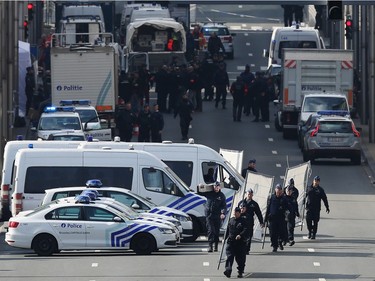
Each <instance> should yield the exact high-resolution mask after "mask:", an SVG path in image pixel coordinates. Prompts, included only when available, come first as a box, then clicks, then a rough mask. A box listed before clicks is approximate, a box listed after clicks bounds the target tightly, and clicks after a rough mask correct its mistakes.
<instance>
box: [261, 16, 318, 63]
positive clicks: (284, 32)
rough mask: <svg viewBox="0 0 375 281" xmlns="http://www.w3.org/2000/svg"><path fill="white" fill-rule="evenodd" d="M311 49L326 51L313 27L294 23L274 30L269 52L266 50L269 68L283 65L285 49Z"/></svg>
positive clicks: (264, 52) (264, 53) (265, 55)
mask: <svg viewBox="0 0 375 281" xmlns="http://www.w3.org/2000/svg"><path fill="white" fill-rule="evenodd" d="M286 48H304V49H305V48H310V49H325V45H324V42H323V39H322V38H321V37H320V35H319V31H318V30H317V29H314V28H312V27H307V26H304V25H302V24H296V23H295V22H293V25H292V26H289V27H277V28H275V29H274V30H273V32H272V36H271V42H270V47H269V50H264V51H263V55H264V57H266V58H268V67H270V66H271V65H272V64H282V61H281V60H282V55H283V49H286Z"/></svg>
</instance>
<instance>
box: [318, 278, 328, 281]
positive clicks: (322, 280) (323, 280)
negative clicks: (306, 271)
mask: <svg viewBox="0 0 375 281" xmlns="http://www.w3.org/2000/svg"><path fill="white" fill-rule="evenodd" d="M318 280H319V281H326V279H325V278H319V279H318Z"/></svg>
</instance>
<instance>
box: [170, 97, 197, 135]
mask: <svg viewBox="0 0 375 281" xmlns="http://www.w3.org/2000/svg"><path fill="white" fill-rule="evenodd" d="M192 112H193V105H192V103H191V102H190V101H189V98H188V97H187V95H184V96H183V97H182V100H181V102H180V104H179V106H178V107H177V108H176V110H175V112H174V118H176V117H177V115H179V116H180V128H181V135H182V140H187V139H188V134H189V126H190V122H191V121H192V120H193V117H192V116H191V114H192Z"/></svg>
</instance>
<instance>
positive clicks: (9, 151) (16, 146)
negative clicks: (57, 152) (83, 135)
mask: <svg viewBox="0 0 375 281" xmlns="http://www.w3.org/2000/svg"><path fill="white" fill-rule="evenodd" d="M79 143H80V141H58V140H56V141H42V140H14V141H8V142H7V143H6V145H5V147H4V155H3V170H2V173H1V175H2V176H1V194H0V195H1V219H2V220H4V221H6V220H8V219H9V218H10V217H11V214H10V199H11V198H12V194H13V191H14V181H13V178H14V160H15V158H16V153H17V151H18V150H20V149H22V148H76V147H78V145H79Z"/></svg>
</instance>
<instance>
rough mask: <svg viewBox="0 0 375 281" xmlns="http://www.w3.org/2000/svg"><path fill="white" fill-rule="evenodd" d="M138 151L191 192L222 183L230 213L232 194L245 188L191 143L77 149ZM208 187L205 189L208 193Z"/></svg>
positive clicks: (220, 161)
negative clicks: (153, 158) (170, 172)
mask: <svg viewBox="0 0 375 281" xmlns="http://www.w3.org/2000/svg"><path fill="white" fill-rule="evenodd" d="M105 147H110V148H112V149H131V148H132V149H137V150H143V151H147V152H149V153H152V154H154V155H155V156H157V157H158V158H160V159H161V160H162V161H163V162H164V163H165V164H167V165H168V166H169V168H171V169H172V170H173V171H174V172H175V173H176V174H177V175H178V176H179V178H181V179H182V180H183V181H184V182H185V184H186V185H187V186H189V187H190V189H191V190H193V191H197V192H202V191H203V190H199V186H202V185H203V186H204V191H210V190H212V187H213V186H212V185H211V189H210V184H213V183H214V182H216V181H218V182H220V183H223V187H224V188H223V189H222V192H223V193H224V195H225V196H226V200H227V209H228V210H229V209H230V207H231V205H232V201H233V195H234V193H235V192H236V191H237V190H238V189H239V188H240V187H241V186H243V185H244V178H243V177H242V176H241V174H240V173H239V172H238V171H237V170H236V169H235V168H234V167H233V166H232V165H231V164H230V163H229V161H227V160H226V159H224V158H223V156H222V155H220V154H219V153H218V152H217V151H215V150H213V149H212V148H210V147H208V146H205V145H202V144H194V143H172V142H171V141H164V142H162V143H145V142H116V141H112V142H82V143H81V144H80V145H79V147H78V148H79V149H80V148H81V149H92V148H96V149H103V148H105ZM207 186H208V189H207Z"/></svg>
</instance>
